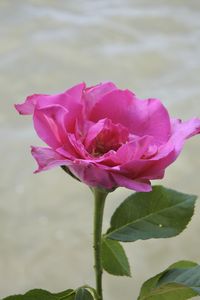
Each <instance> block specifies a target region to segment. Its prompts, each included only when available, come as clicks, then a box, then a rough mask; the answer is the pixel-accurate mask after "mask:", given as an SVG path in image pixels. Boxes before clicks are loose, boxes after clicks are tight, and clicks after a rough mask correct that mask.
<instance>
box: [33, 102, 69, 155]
mask: <svg viewBox="0 0 200 300" xmlns="http://www.w3.org/2000/svg"><path fill="white" fill-rule="evenodd" d="M67 115H68V110H67V109H65V108H64V107H63V106H60V105H54V106H48V107H46V108H41V109H36V110H35V112H34V116H33V121H34V127H35V130H36V132H37V134H38V136H39V137H40V138H41V139H42V140H43V141H44V142H45V143H46V144H47V145H49V146H50V147H52V148H54V149H56V148H58V147H60V146H61V145H62V144H63V143H64V142H65V136H66V128H65V127H66V126H65V124H66V118H67Z"/></svg>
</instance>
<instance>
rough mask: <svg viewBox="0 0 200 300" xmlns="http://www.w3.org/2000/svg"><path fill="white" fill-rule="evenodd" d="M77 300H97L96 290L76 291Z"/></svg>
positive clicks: (88, 288)
mask: <svg viewBox="0 0 200 300" xmlns="http://www.w3.org/2000/svg"><path fill="white" fill-rule="evenodd" d="M75 300H97V297H96V294H95V291H94V289H92V288H90V287H81V288H79V289H78V290H77V291H76V296H75Z"/></svg>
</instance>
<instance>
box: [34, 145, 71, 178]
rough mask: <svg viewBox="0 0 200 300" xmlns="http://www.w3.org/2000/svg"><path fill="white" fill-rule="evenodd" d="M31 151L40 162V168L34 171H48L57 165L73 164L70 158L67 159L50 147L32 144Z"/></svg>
mask: <svg viewBox="0 0 200 300" xmlns="http://www.w3.org/2000/svg"><path fill="white" fill-rule="evenodd" d="M31 153H32V155H33V157H34V158H35V160H36V161H37V164H38V169H37V170H36V171H35V172H34V173H38V172H41V171H46V170H49V169H51V168H53V167H56V166H63V165H65V166H68V165H69V164H71V161H70V160H67V159H66V158H65V157H63V156H62V155H60V154H58V153H56V151H54V150H52V149H50V148H44V147H34V146H32V147H31Z"/></svg>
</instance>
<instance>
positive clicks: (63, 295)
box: [3, 289, 75, 300]
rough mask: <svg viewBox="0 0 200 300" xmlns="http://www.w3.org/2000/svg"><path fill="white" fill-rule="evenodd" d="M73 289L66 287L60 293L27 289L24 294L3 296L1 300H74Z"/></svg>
mask: <svg viewBox="0 0 200 300" xmlns="http://www.w3.org/2000/svg"><path fill="white" fill-rule="evenodd" d="M74 297H75V291H73V290H71V289H68V290H66V291H64V292H60V293H54V294H52V293H50V292H48V291H45V290H41V289H34V290H31V291H28V292H27V293H26V294H24V295H14V296H9V297H6V298H4V299H3V300H65V299H66V300H74Z"/></svg>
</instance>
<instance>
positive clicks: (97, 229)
mask: <svg viewBox="0 0 200 300" xmlns="http://www.w3.org/2000/svg"><path fill="white" fill-rule="evenodd" d="M93 193H94V200H95V207H94V245H93V247H94V262H95V264H94V268H95V277H96V291H97V295H98V300H103V292H102V273H103V268H102V258H101V235H102V222H103V211H104V205H105V200H106V196H107V192H105V191H103V190H100V189H97V188H94V189H93Z"/></svg>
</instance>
